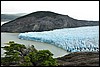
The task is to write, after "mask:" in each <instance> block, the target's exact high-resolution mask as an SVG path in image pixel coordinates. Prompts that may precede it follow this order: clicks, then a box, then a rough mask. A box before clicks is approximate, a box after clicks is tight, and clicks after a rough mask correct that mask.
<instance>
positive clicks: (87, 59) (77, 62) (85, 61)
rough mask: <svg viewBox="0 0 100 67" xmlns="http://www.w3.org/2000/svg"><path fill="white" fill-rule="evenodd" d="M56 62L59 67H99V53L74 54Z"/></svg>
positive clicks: (60, 58)
mask: <svg viewBox="0 0 100 67" xmlns="http://www.w3.org/2000/svg"><path fill="white" fill-rule="evenodd" d="M57 60H58V63H59V66H99V52H75V53H71V54H68V55H65V56H63V57H59V58H57Z"/></svg>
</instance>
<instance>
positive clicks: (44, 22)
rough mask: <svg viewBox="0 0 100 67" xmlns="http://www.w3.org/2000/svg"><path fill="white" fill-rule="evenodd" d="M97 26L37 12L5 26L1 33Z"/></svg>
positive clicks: (63, 16) (54, 14)
mask: <svg viewBox="0 0 100 67" xmlns="http://www.w3.org/2000/svg"><path fill="white" fill-rule="evenodd" d="M97 25H99V21H86V20H77V19H73V18H71V17H69V16H68V15H61V14H57V13H54V12H50V11H37V12H33V13H31V14H28V15H25V16H22V17H19V18H17V19H15V20H12V21H9V22H8V23H5V24H3V25H2V26H1V32H30V31H47V30H53V29H61V28H70V27H71V28H73V27H81V26H97Z"/></svg>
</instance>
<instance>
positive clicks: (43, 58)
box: [1, 41, 58, 66]
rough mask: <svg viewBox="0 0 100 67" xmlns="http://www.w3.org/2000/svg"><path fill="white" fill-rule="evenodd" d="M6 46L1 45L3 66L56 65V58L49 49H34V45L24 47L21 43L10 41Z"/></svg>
mask: <svg viewBox="0 0 100 67" xmlns="http://www.w3.org/2000/svg"><path fill="white" fill-rule="evenodd" d="M6 44H7V45H8V46H4V47H1V48H3V49H4V50H5V51H6V52H4V54H5V57H2V59H1V64H2V65H3V66H13V65H15V66H57V65H58V64H57V62H56V59H54V58H53V57H52V56H53V54H52V53H51V52H50V51H49V50H39V51H38V50H36V49H35V48H34V46H33V45H32V46H31V47H28V48H27V47H26V46H25V45H23V44H18V43H15V42H14V41H10V42H9V43H6Z"/></svg>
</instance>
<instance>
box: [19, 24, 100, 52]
mask: <svg viewBox="0 0 100 67" xmlns="http://www.w3.org/2000/svg"><path fill="white" fill-rule="evenodd" d="M18 38H19V39H24V40H34V41H39V42H45V43H49V44H52V45H55V46H57V47H60V48H62V49H64V50H66V51H68V52H80V51H83V52H85V51H99V26H87V27H78V28H63V29H56V30H52V31H43V32H27V33H20V34H19V35H18Z"/></svg>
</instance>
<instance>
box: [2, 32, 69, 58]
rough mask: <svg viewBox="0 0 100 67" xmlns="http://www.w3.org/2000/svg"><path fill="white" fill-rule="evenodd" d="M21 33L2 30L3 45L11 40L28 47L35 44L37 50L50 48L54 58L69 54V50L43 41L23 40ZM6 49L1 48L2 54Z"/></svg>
mask: <svg viewBox="0 0 100 67" xmlns="http://www.w3.org/2000/svg"><path fill="white" fill-rule="evenodd" d="M18 34H19V33H4V32H1V47H3V46H5V45H6V44H4V43H7V42H9V41H15V42H16V43H20V44H25V45H26V46H27V47H28V46H30V45H34V47H35V48H36V49H37V50H50V51H51V52H52V53H53V54H54V56H53V57H54V58H57V57H61V56H64V55H66V54H69V53H68V52H67V51H65V50H63V49H61V48H58V47H56V46H54V45H51V44H47V43H42V42H36V41H28V40H21V39H19V38H18ZM3 53H4V50H3V49H1V56H4V54H3Z"/></svg>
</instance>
